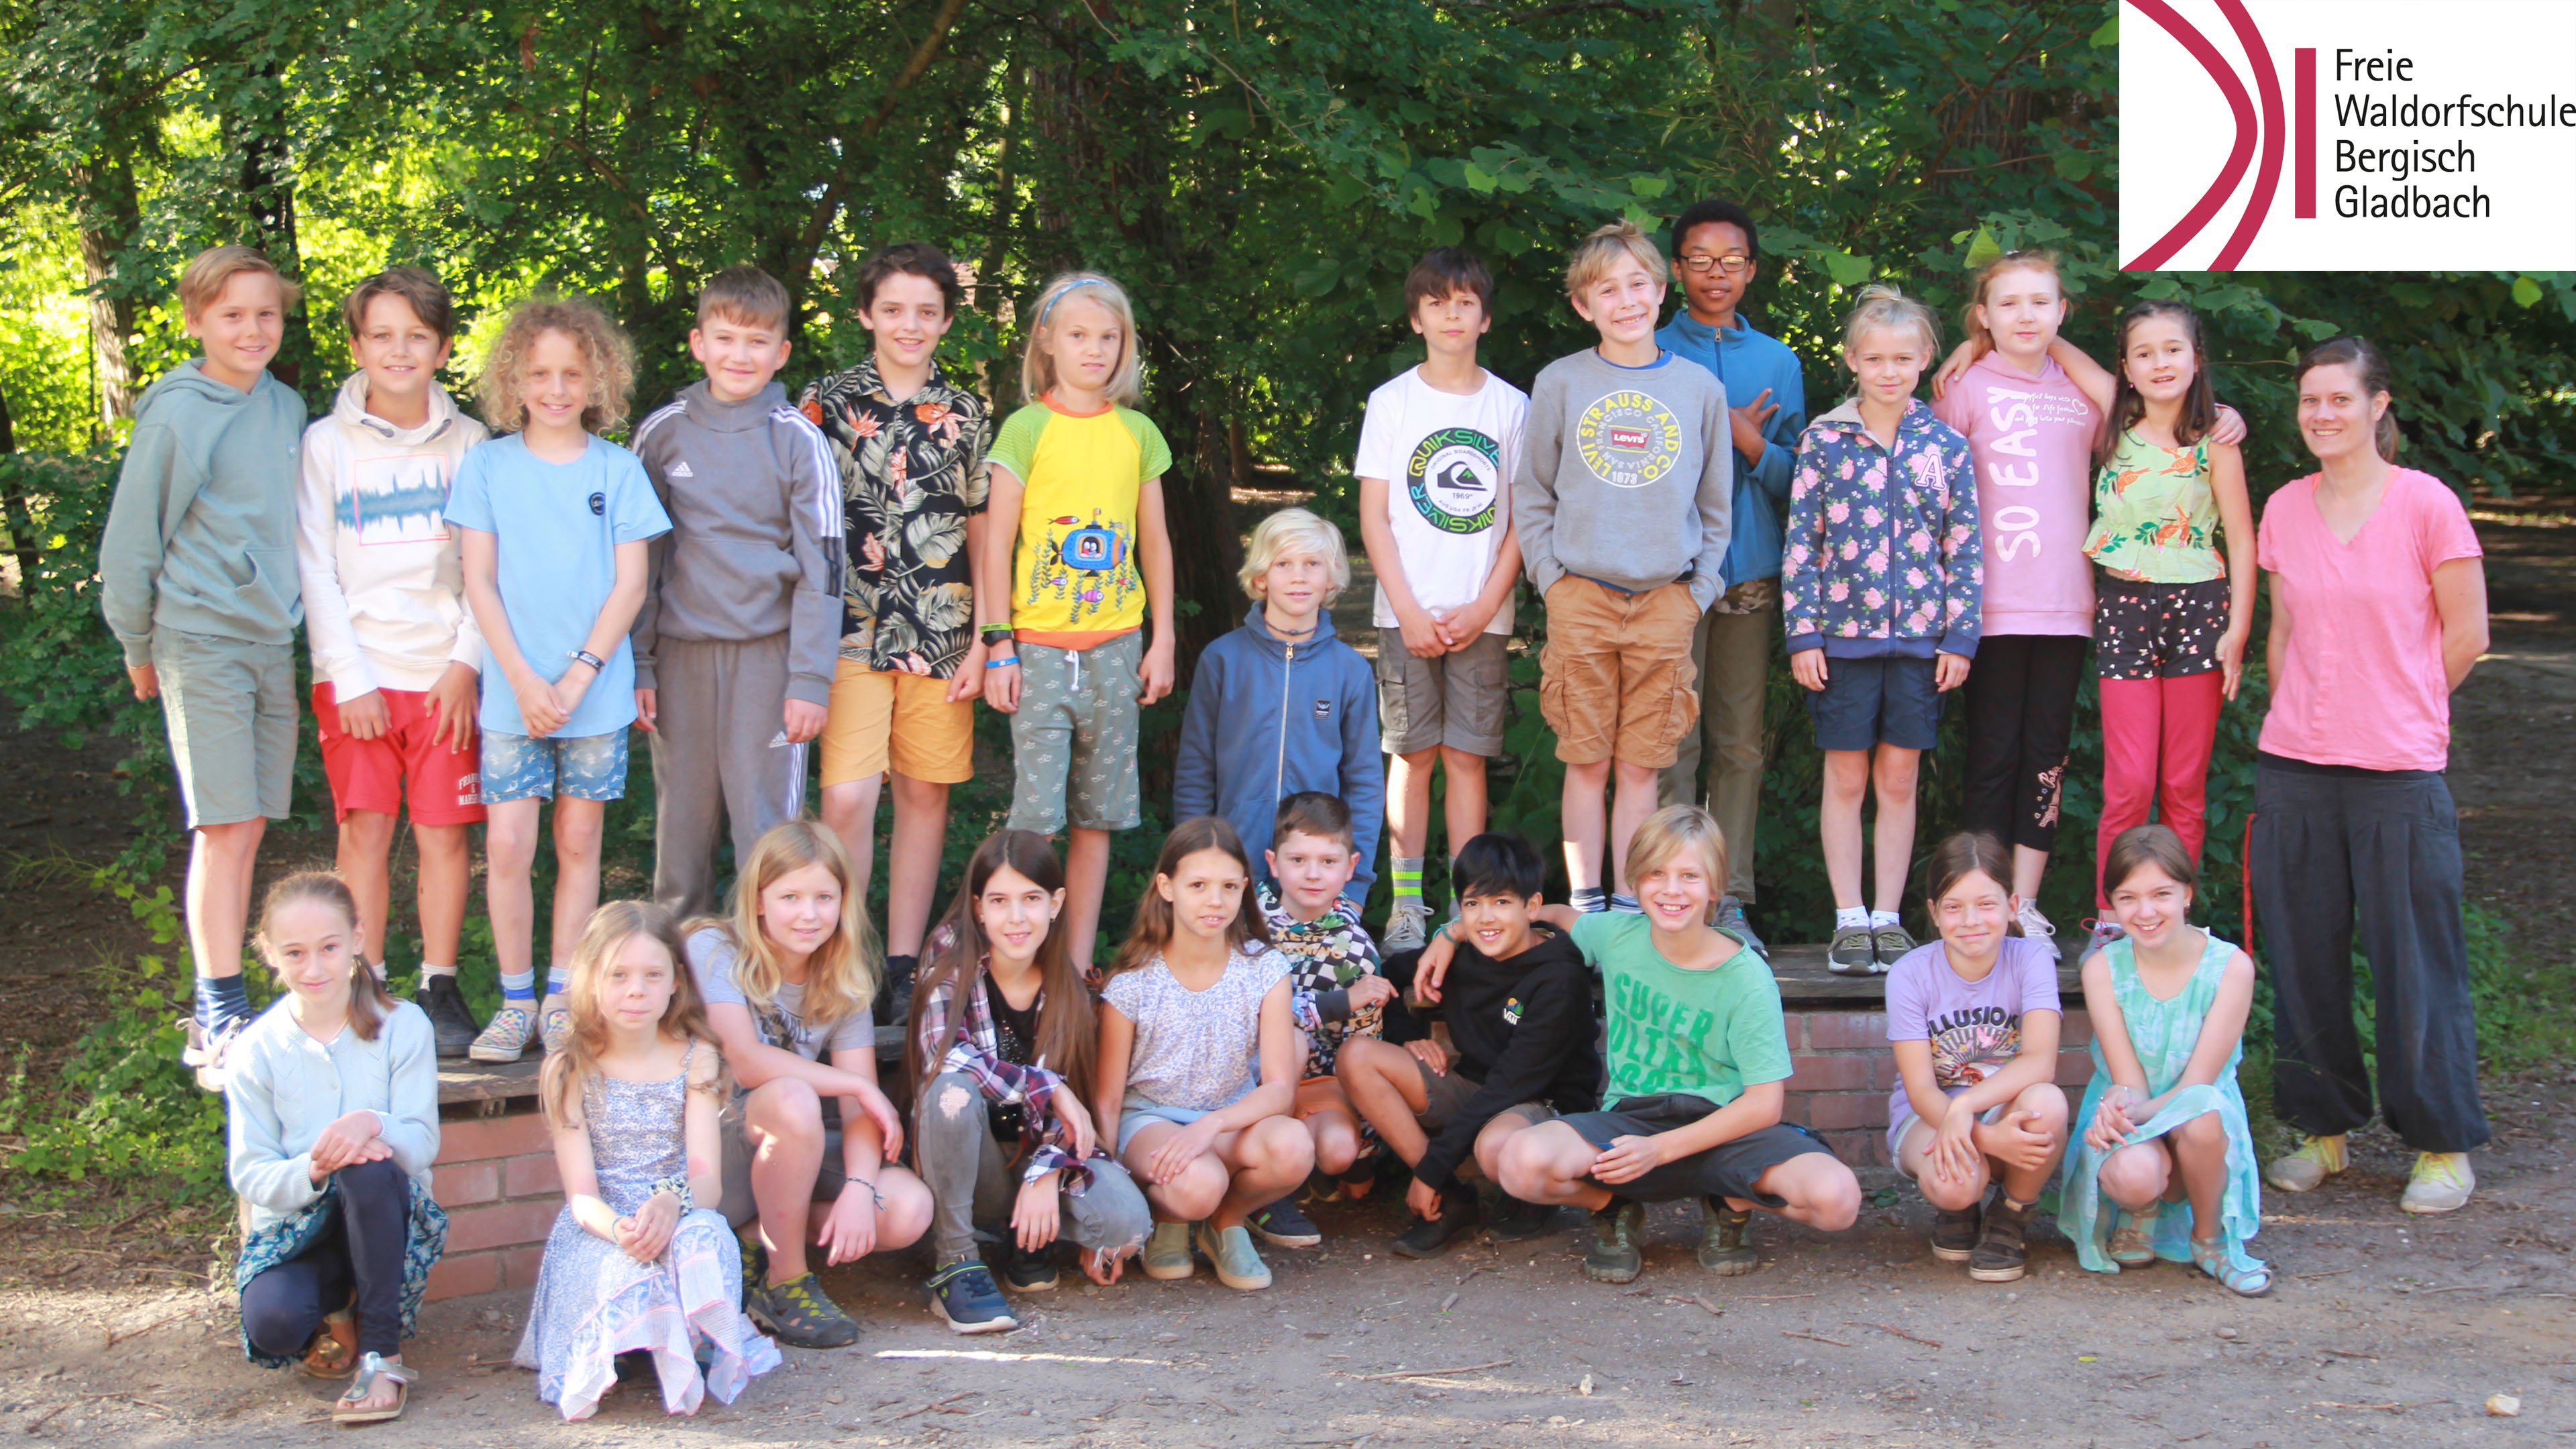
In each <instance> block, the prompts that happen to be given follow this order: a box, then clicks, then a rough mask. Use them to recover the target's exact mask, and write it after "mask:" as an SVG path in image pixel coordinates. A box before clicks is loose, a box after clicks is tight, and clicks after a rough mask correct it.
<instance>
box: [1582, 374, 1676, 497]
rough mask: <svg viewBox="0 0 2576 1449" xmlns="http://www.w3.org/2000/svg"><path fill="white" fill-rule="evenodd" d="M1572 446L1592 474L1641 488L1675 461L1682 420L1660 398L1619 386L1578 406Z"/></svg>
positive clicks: (1622, 485)
mask: <svg viewBox="0 0 2576 1449" xmlns="http://www.w3.org/2000/svg"><path fill="white" fill-rule="evenodd" d="M1574 449H1575V451H1576V452H1577V453H1579V454H1581V455H1582V457H1583V463H1584V466H1585V467H1587V468H1590V469H1591V470H1592V476H1593V477H1595V478H1598V479H1600V480H1601V481H1602V482H1604V483H1607V484H1609V485H1610V486H1611V487H1613V488H1643V487H1646V486H1647V485H1648V484H1651V483H1654V482H1657V481H1658V480H1660V479H1661V478H1662V477H1663V476H1664V475H1665V474H1667V473H1670V472H1671V471H1673V465H1674V464H1675V463H1678V462H1680V461H1681V456H1682V422H1681V419H1679V418H1677V417H1674V416H1673V410H1672V409H1671V408H1668V407H1666V406H1664V405H1663V404H1662V403H1661V402H1660V401H1657V400H1656V399H1654V398H1652V397H1649V396H1647V395H1646V394H1644V393H1642V392H1637V391H1635V390H1633V389H1629V388H1621V389H1620V390H1618V391H1617V392H1612V393H1605V394H1603V395H1602V396H1601V397H1599V398H1597V399H1595V400H1594V402H1593V404H1592V406H1590V407H1588V408H1585V409H1584V410H1583V416H1582V417H1581V418H1579V419H1577V420H1576V422H1575V424H1574Z"/></svg>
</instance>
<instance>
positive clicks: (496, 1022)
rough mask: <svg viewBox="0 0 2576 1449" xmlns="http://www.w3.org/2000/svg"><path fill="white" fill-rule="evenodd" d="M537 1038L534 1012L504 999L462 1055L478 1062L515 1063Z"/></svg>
mask: <svg viewBox="0 0 2576 1449" xmlns="http://www.w3.org/2000/svg"><path fill="white" fill-rule="evenodd" d="M536 1039H537V1014H536V1012H535V1011H533V1010H531V1009H530V1005H529V1004H524V1003H521V1002H517V1001H504V1002H502V1003H501V1009H500V1010H499V1011H496V1012H493V1013H492V1019H491V1020H490V1021H487V1022H485V1023H483V1033H482V1035H480V1036H477V1037H476V1038H474V1044H473V1045H472V1046H469V1047H467V1048H466V1049H465V1054H466V1055H467V1056H469V1057H472V1058H473V1059H474V1060H476V1061H478V1062H515V1061H517V1060H518V1059H519V1058H520V1057H522V1056H524V1055H526V1053H527V1050H528V1048H529V1047H530V1046H531V1045H533V1044H534V1043H535V1042H536Z"/></svg>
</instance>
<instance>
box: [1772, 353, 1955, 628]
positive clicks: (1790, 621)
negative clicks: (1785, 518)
mask: <svg viewBox="0 0 2576 1449" xmlns="http://www.w3.org/2000/svg"><path fill="white" fill-rule="evenodd" d="M1787 542H1788V548H1787V552H1786V554H1785V555H1784V557H1783V560H1782V564H1781V569H1780V608H1781V614H1782V616H1783V619H1784V627H1785V628H1786V629H1787V631H1788V636H1789V651H1790V652H1791V653H1793V654H1794V653H1798V652H1800V651H1802V650H1807V649H1815V648H1820V647H1821V648H1825V649H1826V652H1828V653H1831V654H1837V655H1843V656H1846V657H1854V658H1862V657H1869V656H1872V655H1882V654H1911V653H1914V652H1916V649H1912V648H1907V647H1905V646H1907V645H1909V644H1910V645H1915V646H1916V647H1917V648H1919V647H1920V645H1921V644H1922V643H1924V642H1926V641H1928V642H1930V643H1932V644H1933V645H1934V646H1935V647H1936V648H1938V649H1939V650H1940V652H1942V653H1945V654H1959V655H1964V656H1968V657H1970V658H1973V657H1975V655H1976V652H1977V635H1978V628H1979V624H1980V622H1981V618H1982V615H1983V612H1984V603H1983V576H1984V563H1983V558H1982V545H1981V542H1980V539H1979V535H1978V532H1977V485H1976V475H1975V473H1974V472H1973V471H1972V470H1971V467H1970V464H1969V460H1968V440H1967V439H1965V438H1963V437H1960V436H1959V434H1958V433H1957V432H1955V431H1953V430H1952V429H1951V427H1950V426H1949V424H1947V423H1944V422H1942V421H1941V420H1940V419H1938V418H1935V417H1934V416H1933V415H1932V410H1931V409H1930V408H1928V407H1925V406H1924V405H1923V404H1922V402H1920V401H1919V400H1918V401H1916V402H1914V403H1912V404H1910V405H1909V406H1908V407H1907V408H1906V410H1905V415H1904V417H1902V418H1900V419H1898V420H1897V424H1896V444H1895V446H1894V447H1893V448H1890V447H1886V446H1883V445H1881V444H1880V443H1879V441H1878V439H1876V438H1874V437H1872V436H1870V433H1869V429H1868V428H1866V427H1865V426H1863V425H1862V423H1861V419H1860V404H1859V403H1858V402H1856V401H1855V402H1847V403H1844V404H1843V405H1842V406H1841V407H1838V408H1836V409H1834V410H1833V411H1832V412H1829V413H1827V414H1825V415H1824V416H1823V417H1820V418H1818V419H1816V420H1815V421H1814V422H1812V423H1809V424H1808V425H1807V431H1806V433H1805V435H1804V436H1802V437H1800V438H1799V440H1798V467H1797V471H1796V473H1795V474H1794V475H1792V477H1791V478H1790V482H1789V531H1788V540H1787ZM1854 641H1872V642H1873V643H1874V644H1875V645H1876V646H1877V647H1871V646H1870V645H1868V644H1861V645H1855V643H1854Z"/></svg>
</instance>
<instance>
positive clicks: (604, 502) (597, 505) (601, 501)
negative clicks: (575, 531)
mask: <svg viewBox="0 0 2576 1449" xmlns="http://www.w3.org/2000/svg"><path fill="white" fill-rule="evenodd" d="M590 516H591V517H593V518H605V517H607V516H608V495H607V494H605V493H593V494H592V495H590Z"/></svg>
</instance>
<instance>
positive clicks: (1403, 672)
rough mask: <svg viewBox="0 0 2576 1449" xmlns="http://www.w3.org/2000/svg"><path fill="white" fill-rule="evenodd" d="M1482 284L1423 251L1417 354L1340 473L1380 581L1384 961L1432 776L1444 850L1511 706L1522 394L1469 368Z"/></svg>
mask: <svg viewBox="0 0 2576 1449" xmlns="http://www.w3.org/2000/svg"><path fill="white" fill-rule="evenodd" d="M1493 300H1494V280H1493V277H1492V275H1491V274H1490V273H1488V272H1487V271H1486V270H1485V264H1484V263H1482V262H1480V261H1478V260H1477V259H1476V258H1475V257H1474V255H1472V254H1471V253H1468V252H1466V251H1463V250H1461V249H1459V248H1457V247H1435V248H1433V249H1432V250H1430V251H1428V252H1426V253H1424V254H1423V257H1422V260H1420V261H1418V262H1416V263H1414V264H1413V270H1412V271H1411V272H1409V273H1407V274H1406V275H1405V278H1404V307H1405V311H1406V313H1407V315H1408V317H1409V318H1410V320H1411V321H1412V323H1413V330H1414V331H1416V332H1418V333H1420V334H1422V340H1423V342H1424V344H1425V346H1426V347H1427V348H1428V350H1429V356H1428V357H1426V358H1425V359H1424V361H1423V363H1422V365H1421V366H1419V367H1416V368H1411V369H1409V370H1407V371H1405V372H1403V373H1401V374H1399V375H1398V376H1396V377H1395V378H1393V379H1392V380H1390V381H1388V382H1387V383H1386V384H1385V385H1384V386H1382V387H1380V388H1379V389H1378V390H1377V391H1375V392H1373V393H1371V394H1369V401H1368V416H1367V418H1366V420H1365V421H1363V422H1362V423H1361V424H1360V446H1359V453H1358V456H1357V457H1356V458H1354V459H1353V460H1352V463H1351V472H1352V473H1353V474H1354V475H1355V476H1357V477H1358V479H1359V482H1360V538H1361V540H1362V542H1363V543H1364V544H1365V545H1366V546H1367V549H1368V559H1369V567H1370V568H1371V569H1373V570H1375V571H1376V574H1377V602H1376V607H1375V613H1374V622H1375V623H1376V625H1377V628H1378V650H1377V688H1378V706H1377V712H1378V720H1379V723H1380V726H1381V728H1380V733H1381V735H1382V736H1383V743H1384V747H1385V749H1386V752H1387V753H1388V754H1390V755H1392V756H1394V757H1395V760H1394V764H1393V766H1392V768H1391V769H1390V770H1389V771H1388V774H1387V790H1386V829H1387V840H1388V846H1389V851H1390V853H1391V855H1392V857H1393V859H1392V861H1391V865H1392V870H1393V874H1394V883H1395V908H1394V910H1393V911H1392V912H1391V913H1390V914H1389V916H1388V918H1387V927H1386V930H1385V931H1384V932H1382V933H1381V934H1380V936H1379V940H1380V942H1381V943H1382V945H1383V947H1384V949H1386V950H1390V951H1403V950H1413V949H1416V948H1418V947H1420V946H1421V945H1422V943H1423V936H1424V926H1425V922H1426V921H1427V919H1428V917H1429V914H1430V913H1429V911H1428V909H1427V908H1426V907H1425V906H1424V905H1423V903H1422V856H1423V852H1424V851H1425V850H1426V849H1427V848H1428V846H1429V843H1430V835H1431V818H1430V817H1431V770H1432V766H1433V765H1434V764H1440V765H1443V766H1445V767H1446V768H1447V770H1448V772H1449V789H1448V797H1447V810H1446V812H1445V813H1446V814H1447V816H1448V824H1449V848H1450V850H1451V851H1452V852H1453V853H1454V852H1455V851H1456V850H1457V848H1458V847H1459V846H1461V845H1464V844H1465V843H1466V842H1467V841H1469V840H1472V839H1474V838H1475V837H1476V836H1478V835H1480V834H1482V833H1484V829H1485V761H1486V760H1487V759H1488V758H1489V757H1491V756H1494V755H1498V754H1500V753H1502V749H1503V718H1504V704H1505V702H1506V701H1507V700H1508V699H1509V697H1510V681H1509V678H1508V661H1507V658H1506V656H1505V653H1504V648H1505V645H1506V644H1508V643H1509V641H1510V639H1511V634H1512V590H1513V587H1514V585H1515V584H1516V583H1517V582H1518V581H1519V578H1520V572H1521V550H1520V543H1519V541H1518V539H1517V537H1516V536H1515V534H1514V532H1513V529H1512V518H1511V478H1512V471H1513V469H1514V468H1515V467H1516V466H1517V465H1518V463H1519V461H1520V449H1521V429H1522V426H1523V424H1524V423H1525V422H1526V421H1527V419H1528V417H1529V396H1528V395H1527V394H1526V393H1523V392H1522V391H1521V390H1520V389H1519V388H1516V387H1514V386H1512V385H1511V384H1510V383H1507V382H1505V381H1503V380H1502V379H1501V378H1499V377H1496V376H1494V375H1493V374H1492V373H1490V372H1487V371H1485V370H1484V369H1483V368H1482V367H1479V366H1477V364H1476V340H1477V339H1478V338H1479V337H1482V336H1483V335H1484V334H1485V329H1486V328H1488V327H1490V326H1492V325H1493V315H1492V314H1493Z"/></svg>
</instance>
